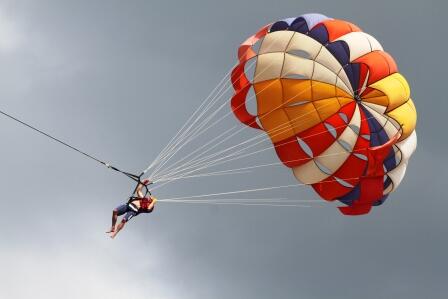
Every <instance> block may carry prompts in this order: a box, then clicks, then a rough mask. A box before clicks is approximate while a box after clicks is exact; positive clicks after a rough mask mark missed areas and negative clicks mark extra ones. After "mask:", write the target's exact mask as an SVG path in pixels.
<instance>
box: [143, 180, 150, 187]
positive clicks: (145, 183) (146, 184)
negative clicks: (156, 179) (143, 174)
mask: <svg viewBox="0 0 448 299" xmlns="http://www.w3.org/2000/svg"><path fill="white" fill-rule="evenodd" d="M142 183H143V185H145V186H148V185H149V184H151V181H150V180H149V179H145V180H143V182H142Z"/></svg>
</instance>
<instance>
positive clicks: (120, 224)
mask: <svg viewBox="0 0 448 299" xmlns="http://www.w3.org/2000/svg"><path fill="white" fill-rule="evenodd" d="M125 224H126V221H121V222H120V223H119V224H118V225H117V228H116V230H115V231H114V232H112V234H111V235H110V237H111V238H112V239H113V238H115V236H116V235H117V234H118V232H119V231H120V230H121V229H122V228H123V227H124V225H125Z"/></svg>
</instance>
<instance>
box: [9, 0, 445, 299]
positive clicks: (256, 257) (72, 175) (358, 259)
mask: <svg viewBox="0 0 448 299" xmlns="http://www.w3.org/2000/svg"><path fill="white" fill-rule="evenodd" d="M447 9H448V5H447V4H446V1H443V0H440V1H436V0H434V1H415V0H413V1H409V0H407V1H406V0H402V1H390V0H388V1H386V0H384V1H383V0H377V1H365V0H363V1H359V0H346V1H345V0H344V1H330V0H328V1H318V0H313V1H297V0H296V1H265V0H258V1H255V0H253V1H241V0H238V1H237V0H227V1H196V0H190V1H177V2H174V1H166V0H165V1H137V0H128V1H118V0H117V1H105V0H103V1H96V0H89V1H56V0H54V1H45V0H41V1H17V0H14V1H0V65H1V68H0V99H1V109H4V110H5V111H8V112H10V113H12V114H14V115H16V116H19V117H20V118H22V119H24V120H27V121H29V122H30V123H32V124H35V125H37V126H38V127H40V128H42V129H44V130H47V131H48V132H50V133H52V134H54V135H56V136H60V137H61V138H63V139H64V140H67V141H69V142H71V143H72V144H75V145H77V146H79V147H81V148H82V149H84V150H86V151H88V152H90V153H93V154H95V155H98V156H99V157H101V158H102V159H105V160H107V161H111V162H113V163H116V164H117V165H118V166H121V167H124V168H126V169H129V170H132V171H135V172H138V171H139V170H141V169H143V168H144V167H146V166H147V165H148V164H149V163H150V162H151V161H152V160H153V159H154V158H155V156H156V155H157V154H158V153H159V151H160V150H161V149H162V148H163V146H164V145H165V144H166V143H167V142H168V140H169V139H170V138H171V137H172V136H173V134H175V132H176V131H177V129H178V128H179V127H180V126H181V125H182V124H183V123H184V121H185V120H186V119H187V118H188V116H189V115H190V114H191V113H192V112H193V111H194V109H195V108H196V107H197V106H198V105H199V104H200V103H201V100H202V99H203V98H204V97H205V96H207V94H208V93H209V92H210V91H211V90H212V89H213V87H214V86H215V85H216V84H217V83H218V82H219V80H220V79H221V78H222V77H223V76H224V74H225V73H226V72H227V71H228V70H229V68H230V67H231V66H232V65H233V64H234V63H235V62H236V49H237V47H238V45H239V44H240V43H241V42H242V41H243V40H244V39H245V38H246V37H248V36H249V35H251V34H253V33H254V32H256V30H257V29H258V28H259V27H261V26H262V25H264V24H266V23H269V22H272V21H275V20H278V19H281V18H284V17H290V16H298V15H301V14H303V13H308V12H320V13H323V14H326V15H328V16H330V17H334V18H341V19H347V20H350V21H352V22H353V23H355V24H358V25H359V26H360V27H361V28H363V29H364V30H365V31H366V32H368V33H370V34H372V35H373V36H375V37H376V38H377V39H378V40H379V41H380V42H381V43H382V45H383V47H384V48H385V50H386V51H388V52H389V53H391V54H392V55H393V56H394V57H395V59H396V61H397V62H398V65H399V68H400V71H401V73H403V74H404V76H405V77H406V78H407V80H408V81H409V83H410V85H411V90H412V97H413V99H414V102H415V104H416V106H417V109H418V113H419V119H418V126H417V133H418V137H419V147H418V150H417V152H416V153H415V154H414V156H413V157H412V159H411V163H410V166H409V168H408V172H407V175H406V178H405V180H404V182H403V183H402V185H401V186H400V188H399V189H398V190H397V192H395V193H394V194H393V195H392V196H391V198H390V200H389V201H388V202H387V203H386V204H385V205H383V206H381V207H379V208H376V209H374V211H373V213H371V214H370V215H368V216H365V217H357V218H350V217H343V216H341V215H340V214H339V213H338V211H337V210H336V209H334V208H333V207H328V206H327V207H325V206H324V205H314V208H275V209H268V208H265V207H258V208H254V207H249V208H247V207H238V206H225V207H222V206H207V205H180V204H178V205H169V204H165V205H162V204H161V205H159V206H158V207H157V210H156V212H155V213H153V214H152V215H151V216H150V217H145V216H140V217H137V218H136V219H133V220H132V222H131V223H130V224H129V225H128V227H127V228H126V231H125V232H123V233H122V234H121V235H119V237H118V238H117V239H116V240H114V241H111V240H109V239H108V238H107V236H106V235H105V234H104V231H105V230H106V229H107V228H108V225H109V221H110V213H111V210H112V209H113V208H114V207H115V206H116V205H118V204H119V203H120V202H121V201H123V200H124V198H125V197H126V196H127V195H128V190H129V189H130V188H132V187H133V186H132V184H131V183H130V182H129V181H128V180H126V178H124V177H122V176H120V175H116V174H115V173H113V172H111V171H109V170H107V169H105V168H102V167H98V165H96V164H95V163H94V162H92V161H90V160H87V159H85V158H84V157H82V156H80V155H78V154H76V153H74V152H71V151H69V150H67V149H66V148H64V147H62V146H60V145H58V144H55V143H54V142H51V141H50V140H48V139H46V138H43V137H42V136H38V135H37V134H35V133H33V132H32V131H30V130H27V129H25V128H23V127H21V126H18V125H17V124H16V123H14V122H11V121H10V120H8V119H5V118H4V117H0V137H1V140H2V142H1V143H2V146H1V149H0V153H1V154H0V165H1V166H2V167H1V169H0V181H1V182H2V188H1V189H0V192H1V194H0V201H1V202H0V203H1V206H2V207H3V215H2V217H0V232H1V234H2V240H1V242H0V253H1V255H0V267H1V269H2V271H1V272H0V296H1V297H3V298H11V299H19V298H20V299H21V298H30V297H32V298H61V297H64V298H68V299H70V298H108V299H114V298H123V297H124V298H137V299H139V298H158V299H171V298H186V299H189V298H191V299H202V298H204V299H208V298H214V299H215V298H244V299H246V298H263V299H264V298H266V299H272V298H309V299H322V298H332V299H335V298H344V299H351V298H353V299H355V298H356V299H357V298H363V299H370V298H375V299H380V298H419V299H420V298H422V297H424V298H434V299H436V298H445V297H446V294H447V286H446V281H447V280H448V270H447V268H448V261H447V258H446V252H448V240H447V238H448V237H447V236H448V234H447V233H448V232H447V226H448V217H447V216H446V212H447V211H448V203H447V201H446V195H445V192H444V190H445V188H444V187H445V185H446V183H445V179H446V178H447V176H448V171H447V169H448V168H447V166H448V165H447V160H446V156H445V150H444V149H445V148H446V147H447V141H446V135H447V134H446V131H445V130H446V128H445V126H444V125H443V124H444V122H443V120H444V117H445V114H446V111H447V109H448V101H447V100H448V99H447V97H446V92H445V91H444V90H443V89H444V86H443V81H442V78H444V77H445V76H446V69H447V67H448V65H447V62H446V59H445V56H446V55H445V49H446V48H447V47H448V42H447V41H446V38H445V35H446V24H445V21H444V19H445V13H446V11H447ZM234 123H235V121H234V120H233V119H232V118H229V119H228V120H227V121H226V122H224V124H223V126H229V127H230V126H232V125H233V124H234ZM139 130H140V131H139ZM216 132H217V131H215V133H216ZM215 133H213V132H210V133H209V134H210V135H208V136H206V138H210V137H212V136H214V135H213V134H215ZM255 133H256V132H250V131H248V132H247V135H242V136H241V137H240V139H234V142H235V141H236V142H238V141H241V140H244V138H246V137H247V136H253V135H252V134H255ZM198 144H199V141H198V143H197V144H196V145H198ZM259 159H260V160H267V161H269V162H272V161H275V160H276V157H275V155H274V153H273V152H269V153H266V154H265V155H264V156H262V157H259ZM251 162H256V161H251ZM293 182H295V180H294V178H293V176H292V174H291V173H290V171H288V170H287V169H286V168H278V169H274V170H268V171H266V170H264V171H259V172H254V173H251V174H249V175H246V176H245V177H241V176H240V177H232V178H229V177H225V178H220V179H216V178H215V179H208V180H207V179H204V180H197V181H191V182H190V181H188V182H187V181H185V182H184V183H178V184H175V183H173V184H171V185H170V186H171V187H169V188H163V189H160V192H159V193H158V196H159V197H161V198H164V197H165V198H166V197H171V196H183V195H194V194H202V193H208V192H222V191H229V190H237V189H240V188H246V187H248V188H250V187H260V186H266V185H267V186H272V185H280V184H291V183H293ZM287 192H288V193H287V195H290V196H291V195H292V194H293V195H294V196H296V197H298V198H303V199H315V198H317V195H315V194H314V193H313V192H312V191H311V190H309V189H307V188H297V189H295V190H288V191H287ZM285 193H286V191H285ZM279 194H280V195H282V192H277V193H276V195H279ZM443 295H445V296H443Z"/></svg>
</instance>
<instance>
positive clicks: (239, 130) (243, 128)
mask: <svg viewBox="0 0 448 299" xmlns="http://www.w3.org/2000/svg"><path fill="white" fill-rule="evenodd" d="M260 75H261V73H260ZM272 84H273V83H272V82H271V83H269V84H268V86H266V87H265V88H263V89H262V90H260V91H259V92H258V93H260V92H263V90H265V89H266V88H269V86H270V85H272ZM305 91H306V90H304V91H303V92H305ZM258 93H256V94H258ZM256 94H255V95H256ZM253 97H254V96H252V97H250V98H249V99H252V98H253ZM224 105H227V102H226V103H224V104H223V105H222V106H221V107H219V108H218V110H217V111H215V113H213V115H211V116H210V117H209V118H210V119H211V118H212V117H213V116H214V115H215V114H216V113H218V112H219V110H221V109H222V108H223V107H224ZM240 106H241V105H240ZM238 107H239V106H238ZM231 113H232V112H231V111H230V112H228V113H226V114H225V115H223V116H222V117H220V118H219V119H218V120H216V121H215V122H214V123H213V124H212V125H211V126H209V127H207V128H206V129H205V130H203V131H202V132H200V133H199V135H196V136H195V138H196V137H198V136H200V135H202V134H203V133H205V132H206V131H208V130H209V129H211V128H212V127H214V126H215V125H217V124H218V123H219V122H221V121H222V120H223V119H225V118H226V117H227V116H228V115H230V114H231ZM235 127H236V126H234V127H233V128H235ZM233 128H232V129H233ZM245 129H247V127H242V128H240V129H238V130H237V131H236V132H234V133H233V134H232V135H230V136H228V137H226V138H225V139H223V140H221V141H220V142H219V143H217V144H215V145H214V146H213V147H211V148H209V149H207V150H206V151H205V152H203V153H201V154H199V155H198V156H196V157H195V158H197V157H200V156H201V155H202V154H205V153H206V152H209V151H210V150H212V149H213V148H215V147H216V146H218V145H220V144H222V143H223V142H225V141H227V140H228V139H229V138H231V137H233V136H235V135H236V134H238V133H240V132H241V131H243V130H245ZM259 135H262V136H264V134H259ZM251 139H252V138H251ZM190 141H191V140H190ZM190 141H189V142H190ZM245 143H247V142H245ZM182 147H183V146H181V147H180V148H178V150H177V151H179V150H180V149H181V148H182ZM195 158H193V159H192V160H194V159H195ZM192 160H190V161H189V162H191V161H192ZM178 162H179V161H178ZM178 162H176V163H175V164H177V163H178ZM189 162H186V163H189ZM175 164H174V165H175ZM174 165H171V166H170V167H169V168H172V167H174ZM165 172H167V170H165ZM153 176H157V173H156V172H154V173H153V174H152V175H151V177H153Z"/></svg>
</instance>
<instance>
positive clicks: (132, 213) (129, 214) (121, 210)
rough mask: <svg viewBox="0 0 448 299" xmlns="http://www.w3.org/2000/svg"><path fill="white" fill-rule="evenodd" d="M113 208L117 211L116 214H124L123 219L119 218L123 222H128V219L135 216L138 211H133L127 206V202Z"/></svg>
mask: <svg viewBox="0 0 448 299" xmlns="http://www.w3.org/2000/svg"><path fill="white" fill-rule="evenodd" d="M115 210H116V211H117V213H118V216H121V215H123V214H125V215H124V216H123V220H121V221H123V222H128V221H129V220H131V219H132V218H133V217H135V216H137V215H138V212H136V211H134V210H133V209H132V208H131V207H130V206H129V204H123V205H120V206H118V207H116V208H115Z"/></svg>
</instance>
